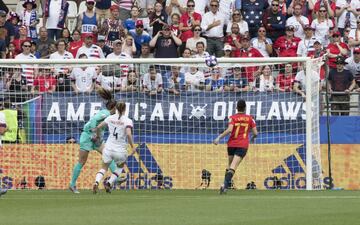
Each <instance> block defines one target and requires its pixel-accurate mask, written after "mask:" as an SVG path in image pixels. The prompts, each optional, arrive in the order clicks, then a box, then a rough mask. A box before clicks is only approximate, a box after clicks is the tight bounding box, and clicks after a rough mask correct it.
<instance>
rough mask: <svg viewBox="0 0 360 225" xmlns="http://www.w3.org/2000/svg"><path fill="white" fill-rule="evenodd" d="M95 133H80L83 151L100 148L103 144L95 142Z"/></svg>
mask: <svg viewBox="0 0 360 225" xmlns="http://www.w3.org/2000/svg"><path fill="white" fill-rule="evenodd" d="M92 136H93V134H92V133H89V132H82V133H81V135H80V150H83V151H92V150H98V149H99V148H100V146H101V143H100V142H99V143H95V142H93V141H92V140H91V139H92Z"/></svg>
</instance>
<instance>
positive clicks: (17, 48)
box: [12, 25, 31, 54]
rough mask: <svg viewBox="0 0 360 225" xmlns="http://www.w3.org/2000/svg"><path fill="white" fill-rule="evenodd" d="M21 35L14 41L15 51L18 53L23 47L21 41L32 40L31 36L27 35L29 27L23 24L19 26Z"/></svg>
mask: <svg viewBox="0 0 360 225" xmlns="http://www.w3.org/2000/svg"><path fill="white" fill-rule="evenodd" d="M18 36H19V37H18V38H15V39H14V41H13V42H12V43H13V44H14V45H15V52H16V54H19V53H20V52H21V51H22V49H21V43H22V42H23V41H31V38H29V37H28V36H27V27H26V26H24V25H22V26H21V27H20V28H19V35H18Z"/></svg>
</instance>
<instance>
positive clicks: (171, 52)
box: [149, 25, 181, 58]
mask: <svg viewBox="0 0 360 225" xmlns="http://www.w3.org/2000/svg"><path fill="white" fill-rule="evenodd" d="M149 45H150V47H153V48H155V58H177V57H178V52H177V48H178V46H180V45H181V40H180V39H179V38H178V37H176V36H175V35H174V33H172V31H171V30H170V27H169V26H168V25H164V27H163V30H162V31H159V32H158V33H157V34H156V35H155V37H154V38H153V39H151V41H150V43H149Z"/></svg>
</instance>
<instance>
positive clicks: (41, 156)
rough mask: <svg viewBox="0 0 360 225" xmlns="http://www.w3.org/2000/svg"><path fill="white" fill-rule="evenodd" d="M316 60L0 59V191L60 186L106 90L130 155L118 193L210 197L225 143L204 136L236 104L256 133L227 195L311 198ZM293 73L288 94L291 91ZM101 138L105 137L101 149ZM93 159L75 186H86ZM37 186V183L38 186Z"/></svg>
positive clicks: (217, 128)
mask: <svg viewBox="0 0 360 225" xmlns="http://www.w3.org/2000/svg"><path fill="white" fill-rule="evenodd" d="M321 64H322V62H321V60H313V59H309V58H286V59H284V58H261V59H260V58H243V59H241V58H218V59H217V65H216V66H214V67H208V66H206V64H205V59H201V58H196V59H195V58H188V59H185V58H178V59H122V60H113V59H111V60H108V59H106V60H105V59H104V60H85V59H80V60H79V59H78V60H51V61H50V60H35V61H28V60H10V61H9V60H1V61H0V67H1V72H0V73H1V77H2V80H3V84H4V85H5V86H4V88H3V90H2V92H1V97H2V100H1V102H2V103H3V108H4V110H3V111H4V113H5V115H6V118H7V125H8V132H7V133H5V135H3V137H2V141H3V149H2V150H1V151H0V181H1V184H2V185H4V186H7V187H8V188H13V189H15V188H31V189H36V188H39V182H38V181H39V180H43V181H44V183H45V188H48V189H66V188H67V187H68V185H69V181H70V178H71V173H72V169H73V166H74V164H75V163H76V162H77V160H78V159H77V157H78V151H79V137H80V134H81V132H82V129H83V126H84V124H85V123H86V122H87V121H88V120H89V118H91V117H92V116H94V115H95V114H96V113H97V112H98V111H99V110H100V109H101V107H103V106H104V103H105V102H104V100H102V99H101V98H100V97H99V96H98V95H97V94H96V91H95V90H96V89H97V88H99V87H103V88H105V89H109V90H111V91H112V92H113V94H114V97H115V99H116V100H119V101H124V102H125V103H126V105H127V111H126V113H127V115H128V116H129V117H130V118H131V119H133V121H134V129H133V132H134V137H135V142H136V144H137V152H136V154H135V155H133V156H130V157H128V160H127V163H126V166H125V170H124V172H123V174H122V176H123V177H127V181H126V182H124V183H123V184H121V185H119V186H118V187H117V188H119V189H171V188H174V189H194V188H209V189H217V188H219V186H220V184H221V183H222V182H223V178H224V173H225V169H226V167H227V149H226V140H225V139H224V140H223V142H221V144H220V145H217V146H215V145H213V144H212V141H213V139H214V138H215V137H216V136H217V135H218V134H219V133H220V132H222V131H223V130H224V129H226V127H227V124H228V116H230V115H232V114H234V113H236V102H237V100H239V99H244V100H246V103H247V113H248V114H251V115H252V116H253V117H254V119H255V121H256V123H257V127H258V130H259V136H258V138H257V139H256V142H255V143H254V144H250V146H249V149H248V153H247V155H246V157H245V158H244V160H243V162H242V163H241V165H240V167H239V169H238V170H237V172H236V174H235V175H234V178H233V188H234V189H245V188H247V187H248V188H254V187H256V188H257V189H307V190H314V189H322V188H323V186H322V183H323V174H322V173H323V170H322V163H321V162H322V156H321V154H320V141H319V100H320V95H319V88H320V81H319V74H320V67H321ZM295 76H297V78H298V79H300V80H301V83H300V84H299V85H297V86H298V89H299V92H298V93H294V92H293V91H292V88H293V83H294V79H295ZM107 135H112V134H105V136H104V140H106V136H107ZM100 166H101V157H100V154H98V153H97V152H96V151H92V152H91V153H90V154H89V157H88V160H87V163H86V165H85V166H84V169H83V171H82V173H81V175H80V177H79V179H78V184H77V185H78V188H80V189H90V188H91V186H92V184H93V182H94V179H95V173H96V172H97V171H98V169H99V168H100ZM42 178H43V179H42Z"/></svg>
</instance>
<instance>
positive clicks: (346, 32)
mask: <svg viewBox="0 0 360 225" xmlns="http://www.w3.org/2000/svg"><path fill="white" fill-rule="evenodd" d="M350 32H351V28H350V27H347V28H345V30H344V35H343V36H342V37H341V42H344V43H345V44H347V45H348V46H349V47H351V46H350V43H349V34H350Z"/></svg>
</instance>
